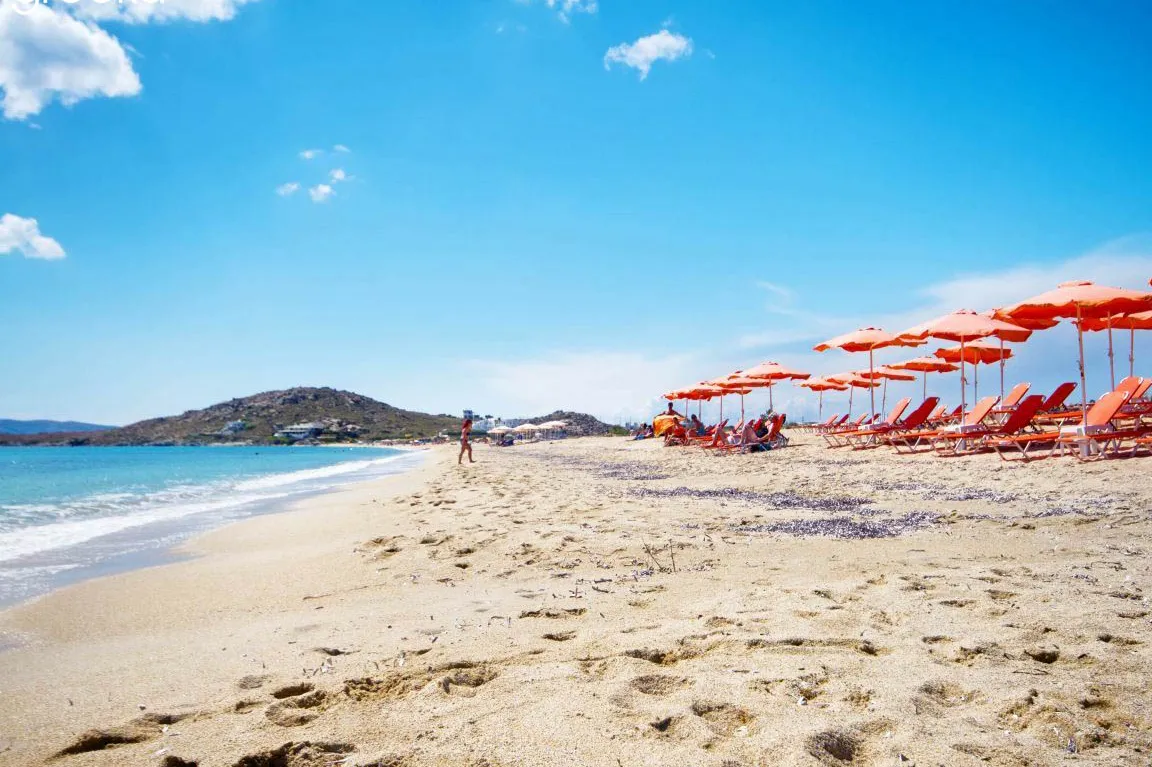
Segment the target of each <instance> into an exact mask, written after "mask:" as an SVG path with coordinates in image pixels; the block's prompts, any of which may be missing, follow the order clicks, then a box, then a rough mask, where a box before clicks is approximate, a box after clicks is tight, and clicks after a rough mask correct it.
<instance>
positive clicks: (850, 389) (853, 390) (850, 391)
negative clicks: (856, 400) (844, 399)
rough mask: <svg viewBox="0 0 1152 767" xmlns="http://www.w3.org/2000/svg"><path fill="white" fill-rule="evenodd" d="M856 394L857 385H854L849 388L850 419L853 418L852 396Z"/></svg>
mask: <svg viewBox="0 0 1152 767" xmlns="http://www.w3.org/2000/svg"><path fill="white" fill-rule="evenodd" d="M855 394H856V387H855V386H852V387H850V388H849V389H848V419H849V420H851V419H852V397H853V396H854V395H855Z"/></svg>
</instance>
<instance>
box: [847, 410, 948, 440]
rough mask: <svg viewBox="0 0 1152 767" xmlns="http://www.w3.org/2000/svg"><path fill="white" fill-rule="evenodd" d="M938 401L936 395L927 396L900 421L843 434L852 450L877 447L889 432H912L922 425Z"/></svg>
mask: <svg viewBox="0 0 1152 767" xmlns="http://www.w3.org/2000/svg"><path fill="white" fill-rule="evenodd" d="M939 401H940V399H939V398H938V397H929V398H928V399H926V400H924V401H923V402H921V403H920V405H919V406H918V407H917V408H916V409H915V410H913V411H912V412H911V413H909V414H908V415H907V416H906V417H905V418H904V420H902V421H897V422H894V423H882V424H878V425H876V426H873V427H872V428H870V429H861V430H860V431H856V432H852V433H851V434H847V435H844V436H845V438H846V439H847V441H848V444H850V445H851V446H852V449H853V450H863V449H865V448H870V447H879V446H880V445H881V444H884V443H885V439H884V438H885V437H887V436H888V435H890V434H900V433H907V432H913V431H916V430H917V429H919V428H921V427H923V426H924V424H925V423H926V422H927V421H928V416H929V415H930V414H931V413H932V410H933V409H935V408H936V403H937V402H939Z"/></svg>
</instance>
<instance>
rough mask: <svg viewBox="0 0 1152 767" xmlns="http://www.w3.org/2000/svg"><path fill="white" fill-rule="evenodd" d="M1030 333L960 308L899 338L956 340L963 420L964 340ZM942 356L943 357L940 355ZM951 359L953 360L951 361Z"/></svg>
mask: <svg viewBox="0 0 1152 767" xmlns="http://www.w3.org/2000/svg"><path fill="white" fill-rule="evenodd" d="M1031 335H1032V331H1031V330H1029V329H1028V328H1022V327H1020V326H1019V325H1014V324H1012V323H1011V322H1007V321H1004V320H1000V319H995V318H993V317H989V316H988V315H986V314H977V313H976V312H972V311H968V310H961V311H958V312H952V313H951V314H945V315H944V316H943V317H937V318H936V319H934V320H931V321H930V322H925V323H924V324H922V325H917V326H916V327H914V328H911V329H910V330H906V331H904V332H903V333H901V337H903V338H909V339H918V340H925V339H928V338H939V339H942V340H944V341H959V342H960V360H959V362H960V413H961V415H960V418H961V421H963V418H964V413H965V412H966V411H967V409H968V407H967V404H968V403H967V399H966V392H965V386H964V380H965V379H964V363H965V362H966V361H967V360H966V359H965V353H964V348H965V346H967V344H968V343H970V342H972V341H976V340H978V339H981V338H989V337H994V338H999V339H1000V340H1002V341H1026V340H1027V339H1028V338H1029V337H1030V336H1031ZM943 359H947V358H946V357H944V358H943ZM952 361H955V360H952Z"/></svg>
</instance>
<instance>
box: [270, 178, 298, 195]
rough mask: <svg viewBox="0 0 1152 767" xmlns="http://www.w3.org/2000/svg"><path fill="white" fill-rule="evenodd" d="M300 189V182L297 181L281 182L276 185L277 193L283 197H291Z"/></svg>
mask: <svg viewBox="0 0 1152 767" xmlns="http://www.w3.org/2000/svg"><path fill="white" fill-rule="evenodd" d="M299 191H300V184H298V183H297V182H295V181H289V182H288V183H287V184H281V185H280V186H278V187H276V194H278V195H280V196H281V197H291V196H292V195H294V194H296V193H297V192H299Z"/></svg>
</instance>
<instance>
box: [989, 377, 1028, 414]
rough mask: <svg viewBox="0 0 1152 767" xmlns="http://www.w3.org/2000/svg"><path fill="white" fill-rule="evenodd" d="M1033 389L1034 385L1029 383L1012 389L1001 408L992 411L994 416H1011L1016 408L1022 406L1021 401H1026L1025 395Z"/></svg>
mask: <svg viewBox="0 0 1152 767" xmlns="http://www.w3.org/2000/svg"><path fill="white" fill-rule="evenodd" d="M1031 388H1032V384H1029V383H1019V384H1016V385H1015V386H1013V387H1012V391H1010V392H1008V396H1006V397H1005V398H1004V399H1003V400H1001V402H1000V406H999V407H998V408H996V409H995V410H993V411H992V414H993V415H1008V414H1010V413H1011V412H1012V411H1013V410H1015V409H1016V406H1017V405H1019V404H1020V401H1021V400H1023V399H1024V395H1025V394H1027V393H1028V390H1029V389H1031Z"/></svg>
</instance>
